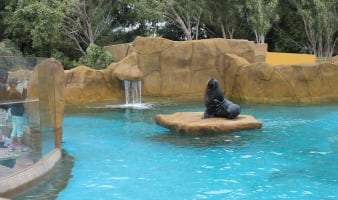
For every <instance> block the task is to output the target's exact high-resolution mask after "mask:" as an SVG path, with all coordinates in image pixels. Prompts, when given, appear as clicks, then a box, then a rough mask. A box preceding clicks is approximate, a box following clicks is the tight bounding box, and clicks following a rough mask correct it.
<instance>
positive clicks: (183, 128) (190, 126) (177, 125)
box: [155, 112, 262, 135]
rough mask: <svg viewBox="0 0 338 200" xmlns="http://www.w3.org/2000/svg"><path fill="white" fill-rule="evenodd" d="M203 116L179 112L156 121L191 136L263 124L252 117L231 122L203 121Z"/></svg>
mask: <svg viewBox="0 0 338 200" xmlns="http://www.w3.org/2000/svg"><path fill="white" fill-rule="evenodd" d="M201 116H203V112H177V113H174V114H169V115H164V114H158V115H156V116H155V121H156V123H157V124H159V125H161V126H163V127H166V128H168V129H171V130H174V131H177V132H184V133H186V134H189V135H200V134H203V133H210V132H229V131H236V130H246V129H257V128H261V127H262V123H261V122H259V121H258V120H256V119H255V118H254V117H253V116H251V115H239V116H238V117H237V118H236V119H231V120H230V119H226V118H207V119H201Z"/></svg>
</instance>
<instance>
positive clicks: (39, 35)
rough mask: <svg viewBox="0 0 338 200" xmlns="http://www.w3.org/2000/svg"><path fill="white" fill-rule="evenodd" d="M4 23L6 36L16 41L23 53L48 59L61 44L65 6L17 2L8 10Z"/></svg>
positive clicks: (51, 3)
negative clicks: (52, 51) (53, 47)
mask: <svg viewBox="0 0 338 200" xmlns="http://www.w3.org/2000/svg"><path fill="white" fill-rule="evenodd" d="M5 9H6V14H7V15H5V17H4V20H3V23H4V24H5V25H6V30H5V35H6V36H8V37H10V38H13V41H15V43H17V44H18V45H19V46H25V47H27V48H25V49H24V51H25V52H24V53H26V54H31V53H32V51H34V52H35V54H36V55H37V56H49V55H50V51H48V49H51V47H52V46H54V45H55V44H56V43H57V42H58V41H59V40H60V35H61V34H60V27H61V22H62V20H63V17H64V6H63V4H62V3H61V2H60V1H58V0H52V1H48V2H47V1H24V0H21V1H18V2H17V5H16V6H15V7H14V6H13V7H10V6H7V7H5Z"/></svg>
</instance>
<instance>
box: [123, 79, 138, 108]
mask: <svg viewBox="0 0 338 200" xmlns="http://www.w3.org/2000/svg"><path fill="white" fill-rule="evenodd" d="M141 83H142V82H141V81H140V80H135V81H130V80H124V90H125V95H126V104H127V105H129V104H141V98H142V97H141Z"/></svg>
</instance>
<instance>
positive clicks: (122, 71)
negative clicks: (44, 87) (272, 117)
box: [65, 37, 338, 105]
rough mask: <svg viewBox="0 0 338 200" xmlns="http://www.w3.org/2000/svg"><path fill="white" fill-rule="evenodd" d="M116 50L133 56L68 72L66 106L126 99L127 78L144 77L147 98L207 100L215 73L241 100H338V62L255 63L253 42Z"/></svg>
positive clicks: (158, 41)
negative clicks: (207, 88) (97, 67)
mask: <svg viewBox="0 0 338 200" xmlns="http://www.w3.org/2000/svg"><path fill="white" fill-rule="evenodd" d="M116 48H119V51H117V50H116V51H115V52H119V56H120V57H121V55H127V56H126V57H124V58H123V59H122V58H120V59H121V60H120V61H119V62H116V63H112V64H111V65H109V66H108V67H107V68H106V69H103V70H94V69H91V68H89V67H85V66H79V67H77V68H74V69H72V70H66V91H65V93H66V104H77V105H78V104H86V103H91V102H96V101H109V102H110V103H123V102H125V100H124V98H125V97H124V88H123V84H122V80H124V79H128V80H142V97H144V98H148V99H151V98H156V99H158V98H159V99H158V100H160V99H166V100H167V99H181V100H192V99H193V100H202V99H203V93H204V89H205V85H206V83H207V81H208V80H209V79H210V78H211V77H214V78H216V79H217V80H218V81H219V82H220V84H221V86H222V88H223V90H224V93H225V96H226V97H227V98H230V99H234V100H237V101H238V100H242V101H247V102H257V103H290V102H291V103H318V102H332V101H338V87H336V85H337V81H338V63H337V62H334V63H321V64H316V63H299V64H293V65H278V66H271V65H269V64H265V63H263V62H259V63H255V59H256V58H255V52H254V44H253V42H250V41H247V40H228V39H206V40H198V41H195V40H194V41H180V42H178V41H171V40H167V39H163V38H145V37H137V39H136V40H135V41H134V42H133V43H130V44H128V46H127V47H126V46H122V47H121V45H117V46H116ZM106 49H114V48H113V46H111V47H109V48H108V47H106ZM111 51H112V53H113V52H114V50H111ZM121 51H122V52H123V51H125V52H124V53H122V52H121Z"/></svg>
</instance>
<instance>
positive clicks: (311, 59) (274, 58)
mask: <svg viewBox="0 0 338 200" xmlns="http://www.w3.org/2000/svg"><path fill="white" fill-rule="evenodd" d="M265 62H266V63H268V64H270V65H281V64H297V63H316V56H315V55H312V54H297V53H277V52H266V59H265Z"/></svg>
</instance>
